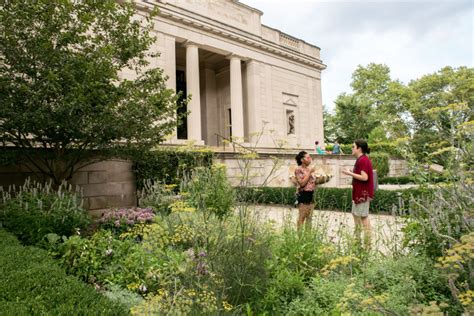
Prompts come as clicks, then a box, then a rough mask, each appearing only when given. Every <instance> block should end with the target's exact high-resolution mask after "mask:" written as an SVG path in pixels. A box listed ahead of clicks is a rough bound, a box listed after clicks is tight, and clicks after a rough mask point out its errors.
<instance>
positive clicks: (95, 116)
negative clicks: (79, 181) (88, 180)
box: [0, 0, 179, 185]
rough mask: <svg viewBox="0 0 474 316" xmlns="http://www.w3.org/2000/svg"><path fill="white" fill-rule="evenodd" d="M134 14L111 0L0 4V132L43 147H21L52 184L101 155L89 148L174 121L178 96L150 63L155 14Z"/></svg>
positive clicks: (129, 139) (138, 142)
mask: <svg viewBox="0 0 474 316" xmlns="http://www.w3.org/2000/svg"><path fill="white" fill-rule="evenodd" d="M134 14H135V8H134V5H133V4H132V3H128V2H120V3H119V2H116V1H92V2H91V1H70V0H68V1H46V0H41V1H36V2H35V3H34V4H30V3H26V2H22V1H7V2H4V3H3V4H2V5H0V19H1V20H2V24H1V26H0V34H1V35H0V37H1V42H2V45H0V59H1V62H0V82H1V84H0V95H1V98H0V135H1V139H0V141H1V142H2V143H3V145H4V146H5V145H6V144H14V145H15V146H16V147H19V148H25V149H31V148H42V149H44V150H42V151H27V152H25V154H27V155H28V156H27V158H28V159H27V160H28V162H29V165H28V166H30V167H31V164H32V165H33V166H34V170H35V171H39V172H40V173H41V174H43V175H46V176H47V177H49V178H51V179H52V180H53V181H54V183H55V184H57V185H58V184H59V183H61V181H62V180H63V179H69V178H70V177H71V176H72V174H73V173H74V172H75V171H76V170H77V169H78V168H80V167H82V166H84V165H86V164H88V163H90V162H91V160H100V159H103V157H100V156H97V155H96V153H94V152H93V151H91V149H92V150H107V149H110V148H117V147H133V148H150V147H152V146H154V145H156V144H158V143H159V142H161V141H162V140H163V139H164V137H165V136H167V135H169V134H171V132H172V131H173V129H174V127H175V125H176V121H175V120H173V119H171V118H173V117H175V114H176V106H177V103H178V98H179V96H178V95H175V93H174V92H173V91H172V90H170V89H167V88H166V82H165V81H166V78H165V76H164V75H163V72H162V70H160V69H153V68H150V67H147V65H148V64H149V60H151V59H152V58H154V57H156V56H154V53H151V52H149V51H148V49H149V48H150V46H151V44H152V43H153V42H154V40H155V39H154V38H153V36H151V35H150V30H151V29H152V27H153V24H152V20H151V17H152V16H153V14H151V15H150V16H146V17H144V18H143V19H135V18H134ZM122 71H128V72H134V73H136V78H135V79H124V78H122V77H121V76H120V73H121V72H122ZM46 153H50V154H46Z"/></svg>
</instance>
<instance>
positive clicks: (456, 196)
mask: <svg viewBox="0 0 474 316" xmlns="http://www.w3.org/2000/svg"><path fill="white" fill-rule="evenodd" d="M471 181H472V180H470V179H466V182H464V181H460V182H453V183H451V184H443V185H440V186H438V187H436V188H432V189H431V190H430V192H431V193H430V194H429V195H424V196H421V197H419V198H418V199H417V200H416V201H414V202H413V203H411V204H410V205H409V215H410V216H409V217H408V219H407V225H405V226H404V228H403V232H404V244H405V245H406V246H408V247H409V248H411V249H412V250H414V251H415V252H419V253H423V254H427V255H428V256H429V257H431V258H433V259H434V258H436V257H440V256H441V255H443V252H444V251H445V250H446V249H447V248H449V247H451V246H453V245H454V244H455V243H456V242H457V241H459V240H460V238H461V236H462V235H465V234H468V233H469V232H471V231H473V230H474V227H473V224H474V219H473V218H474V216H473V211H472V201H473V196H474V195H473V191H472V184H471Z"/></svg>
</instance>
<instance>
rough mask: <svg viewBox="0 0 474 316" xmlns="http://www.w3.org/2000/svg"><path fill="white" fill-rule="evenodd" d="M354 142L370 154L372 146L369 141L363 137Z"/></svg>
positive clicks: (363, 151)
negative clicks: (370, 146)
mask: <svg viewBox="0 0 474 316" xmlns="http://www.w3.org/2000/svg"><path fill="white" fill-rule="evenodd" d="M354 144H355V145H356V146H357V148H360V149H362V153H363V154H370V148H369V145H368V144H367V142H366V141H365V140H363V139H358V140H356V141H355V142H354Z"/></svg>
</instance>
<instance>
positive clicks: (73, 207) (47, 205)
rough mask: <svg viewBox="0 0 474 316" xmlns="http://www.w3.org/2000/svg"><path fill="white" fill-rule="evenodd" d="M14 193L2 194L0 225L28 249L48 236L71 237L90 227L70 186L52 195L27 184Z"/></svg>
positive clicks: (51, 191)
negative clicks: (52, 234)
mask: <svg viewBox="0 0 474 316" xmlns="http://www.w3.org/2000/svg"><path fill="white" fill-rule="evenodd" d="M16 189H17V190H15V188H14V190H13V192H2V197H3V203H2V204H1V205H0V223H2V226H3V227H4V228H5V229H7V230H9V231H10V232H12V233H13V234H15V235H16V236H17V237H18V239H19V240H20V241H21V242H23V243H25V244H27V245H35V244H38V243H42V242H43V241H44V237H45V235H47V234H49V233H54V234H57V235H60V236H63V235H64V236H70V235H73V234H74V233H75V232H76V230H83V229H85V228H86V227H87V226H88V224H89V223H90V218H89V216H88V214H87V213H86V211H85V210H84V209H83V208H82V207H81V206H80V197H79V194H78V192H74V191H73V190H72V188H71V187H70V186H67V185H65V184H62V185H61V186H60V187H59V189H58V191H55V190H54V189H53V188H52V187H51V185H49V184H46V185H42V184H39V183H30V182H26V183H25V184H24V185H23V186H22V187H19V188H16Z"/></svg>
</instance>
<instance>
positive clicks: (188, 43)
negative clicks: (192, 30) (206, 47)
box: [182, 40, 200, 48]
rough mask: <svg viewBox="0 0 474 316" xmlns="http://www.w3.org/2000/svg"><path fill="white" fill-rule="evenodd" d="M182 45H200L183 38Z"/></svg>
mask: <svg viewBox="0 0 474 316" xmlns="http://www.w3.org/2000/svg"><path fill="white" fill-rule="evenodd" d="M182 45H183V47H191V46H195V47H198V48H199V46H200V45H199V44H198V43H196V42H193V41H190V40H185V41H184V42H183V44H182Z"/></svg>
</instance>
